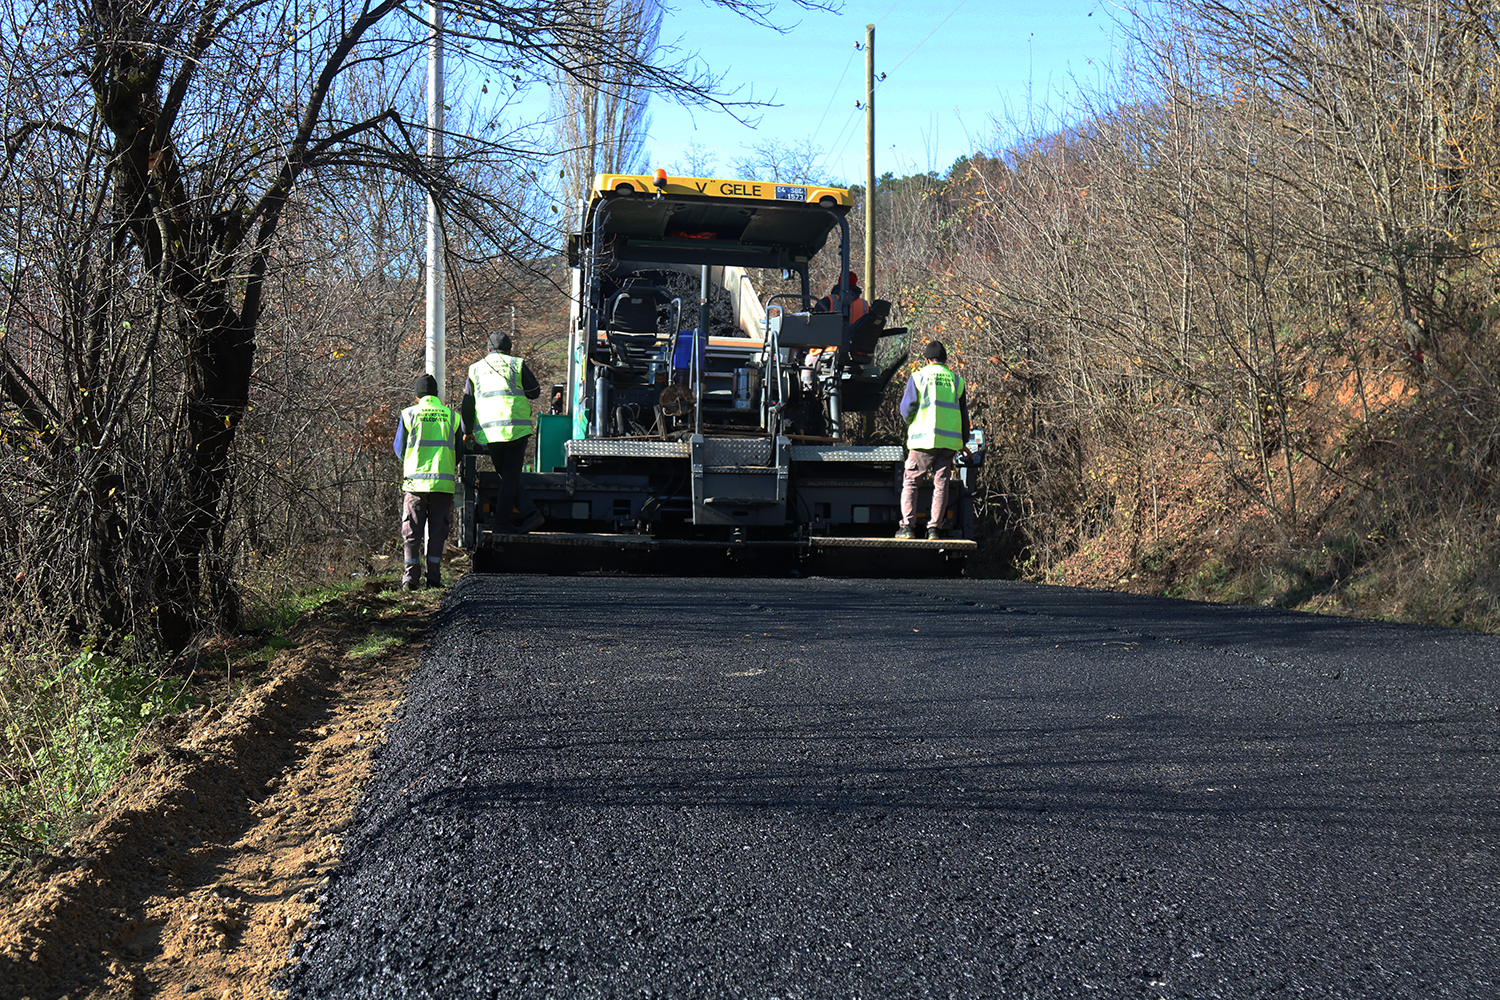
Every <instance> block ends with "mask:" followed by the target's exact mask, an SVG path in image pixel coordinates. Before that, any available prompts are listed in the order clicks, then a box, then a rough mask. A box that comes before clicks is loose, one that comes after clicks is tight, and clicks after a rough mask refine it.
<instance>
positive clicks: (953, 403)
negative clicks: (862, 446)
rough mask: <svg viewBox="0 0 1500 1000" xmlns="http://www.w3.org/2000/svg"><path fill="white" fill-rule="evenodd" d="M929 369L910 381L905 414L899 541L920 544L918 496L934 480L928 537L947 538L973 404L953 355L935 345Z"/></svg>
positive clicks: (930, 346)
mask: <svg viewBox="0 0 1500 1000" xmlns="http://www.w3.org/2000/svg"><path fill="white" fill-rule="evenodd" d="M922 356H923V357H924V358H926V359H927V362H928V363H927V365H926V366H925V367H923V368H921V369H919V370H918V371H917V372H915V373H914V374H913V375H912V376H911V378H909V379H907V381H906V392H905V393H904V394H903V395H902V397H901V405H900V408H899V409H900V412H901V416H902V418H903V419H904V420H905V421H906V448H907V452H906V473H905V476H904V477H903V479H902V482H901V526H900V527H899V528H897V529H896V537H897V538H916V537H917V525H916V508H917V491H918V489H919V488H920V487H921V485H922V478H923V477H924V476H927V475H931V476H932V508H931V510H930V512H929V516H928V518H927V537H928V538H942V537H943V534H942V525H943V517H944V515H945V514H946V513H947V511H948V492H949V485H950V483H951V482H952V479H953V476H952V469H953V458H954V456H955V455H957V454H958V452H959V449H961V448H963V447H965V446H966V445H967V444H968V441H969V401H968V397H967V396H966V394H965V386H964V378H963V376H962V375H959V374H958V373H957V372H955V371H953V370H952V369H950V368H949V367H948V350H947V348H945V347H944V346H943V344H942V342H941V341H937V340H934V341H933V342H932V343H930V344H928V345H927V349H926V350H925V351H923V352H922Z"/></svg>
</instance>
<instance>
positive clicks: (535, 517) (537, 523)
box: [517, 510, 547, 535]
mask: <svg viewBox="0 0 1500 1000" xmlns="http://www.w3.org/2000/svg"><path fill="white" fill-rule="evenodd" d="M546 520H547V519H546V518H545V517H543V516H542V512H541V511H539V510H533V511H532V512H531V513H530V514H527V515H526V516H525V517H523V518H522V519H521V527H520V528H518V529H517V530H518V531H520V532H521V534H523V535H524V534H526V533H527V532H528V531H535V530H536V529H537V528H540V527H541V526H542V523H543V522H544V521H546Z"/></svg>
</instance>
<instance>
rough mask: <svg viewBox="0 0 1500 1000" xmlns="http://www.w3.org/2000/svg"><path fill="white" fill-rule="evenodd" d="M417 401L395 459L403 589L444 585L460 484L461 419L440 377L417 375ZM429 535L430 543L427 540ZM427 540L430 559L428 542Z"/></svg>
mask: <svg viewBox="0 0 1500 1000" xmlns="http://www.w3.org/2000/svg"><path fill="white" fill-rule="evenodd" d="M411 389H412V392H413V393H415V394H416V396H417V401H416V403H415V404H414V405H412V406H408V407H407V408H406V409H404V410H402V411H401V420H400V422H399V423H397V425H396V457H398V458H400V459H401V474H402V478H401V490H402V492H403V493H404V494H405V498H404V500H403V502H402V506H401V547H402V549H403V552H404V555H405V557H406V565H405V568H404V569H403V571H402V573H401V589H402V590H416V589H417V587H418V586H419V585H420V584H421V582H422V580H423V579H424V575H423V563H424V561H425V563H426V574H425V579H426V582H427V586H429V587H441V586H442V585H443V574H442V569H443V547H444V546H445V545H447V543H448V524H449V522H450V520H451V519H452V516H453V491H454V488H455V485H456V484H457V482H458V476H457V469H458V419H457V418H456V417H454V415H453V411H452V410H450V409H448V407H446V406H444V405H443V401H442V400H441V399H439V398H438V394H437V392H438V385H437V379H435V378H433V377H432V376H431V375H428V374H422V375H418V376H417V379H416V381H415V382H413V383H412V387H411ZM424 535H425V539H424ZM424 540H425V542H426V546H425V548H426V559H425V560H424V559H423V558H422V557H423V548H424V546H423V541H424Z"/></svg>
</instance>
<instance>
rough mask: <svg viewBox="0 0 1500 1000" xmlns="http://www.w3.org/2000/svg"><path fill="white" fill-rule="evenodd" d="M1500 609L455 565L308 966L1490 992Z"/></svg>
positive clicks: (358, 992) (1216, 991)
mask: <svg viewBox="0 0 1500 1000" xmlns="http://www.w3.org/2000/svg"><path fill="white" fill-rule="evenodd" d="M1497 677H1500V639H1497V638H1495V637H1489V636H1479V635H1474V634H1469V633H1462V632H1449V631H1438V630H1433V629H1422V628H1414V627H1402V626H1392V625H1385V624H1379V623H1372V622H1356V621H1350V620H1343V619H1331V618H1317V617H1312V616H1307V615H1299V614H1294V613H1289V612H1284V611H1276V610H1272V609H1259V608H1246V607H1222V606H1213V605H1203V604H1192V603H1187V602H1174V601H1165V600H1156V599H1145V598H1135V597H1129V596H1123V595H1116V594H1108V593H1097V592H1091V591H1082V590H1072V589H1063V588H1047V587H1034V586H1029V585H1025V584H1016V583H1005V582H996V581H971V580H953V581H935V582H926V581H851V580H819V579H791V580H701V579H700V580H652V579H626V578H610V577H591V578H581V579H559V578H546V577H492V578H483V579H481V578H476V577H467V578H465V579H464V580H463V581H462V582H461V583H460V585H459V586H458V587H457V588H455V590H454V592H453V593H452V594H451V595H450V597H449V600H448V602H447V603H446V605H445V607H444V611H443V616H442V620H441V622H440V625H439V628H438V630H437V632H436V634H435V635H434V638H433V641H432V643H431V645H430V647H429V649H428V652H427V655H426V658H425V661H424V664H423V666H422V669H421V671H420V673H419V674H418V675H417V676H415V677H413V678H412V679H411V689H410V694H409V697H408V699H407V701H406V703H405V707H404V713H403V714H402V716H401V717H400V718H399V719H398V720H397V721H396V722H394V723H393V725H392V728H391V730H390V735H389V742H388V744H387V746H386V748H385V749H384V751H383V753H382V755H381V757H380V759H379V761H378V763H377V774H376V777H375V778H374V780H373V781H372V784H371V786H370V787H369V789H368V792H367V796H366V799H365V801H364V802H363V804H362V805H361V806H360V808H359V811H358V815H357V817H356V820H355V822H354V824H353V825H352V826H351V828H350V830H349V834H348V838H347V840H346V844H345V855H344V859H343V861H342V862H341V863H340V865H339V867H338V868H337V869H336V871H335V874H334V877H333V880H332V882H331V883H330V887H329V889H328V892H327V895H326V897H325V898H324V900H323V902H322V907H321V910H320V917H319V919H318V920H317V921H316V922H315V924H314V927H313V930H312V935H311V937H310V938H309V939H308V941H307V943H306V944H305V945H302V946H299V948H301V949H305V950H303V951H302V960H301V962H299V963H298V964H296V965H295V966H293V969H294V971H293V972H292V973H291V975H290V976H289V979H288V985H289V986H290V988H291V991H292V995H293V996H294V997H306V998H319V1000H325V998H334V997H337V998H356V997H380V998H385V997H558V998H575V997H577V998H591V997H611V998H613V997H621V998H624V997H705V998H717V997H747V998H757V1000H768V998H773V997H774V998H781V1000H797V998H814V997H816V998H822V997H830V998H855V997H859V998H887V997H892V998H894V997H955V998H958V997H962V998H975V997H1098V998H1100V1000H1106V998H1120V997H1148V998H1156V997H1165V998H1179V997H1226V998H1244V997H1278V998H1280V997H1336V998H1341V1000H1343V998H1352V997H1379V998H1387V997H1413V998H1423V1000H1431V998H1438V997H1474V998H1492V997H1497V996H1500V888H1497V883H1500V854H1497V852H1500V839H1497V834H1500V825H1497V824H1500V774H1497V769H1496V761H1497V757H1500V697H1497Z"/></svg>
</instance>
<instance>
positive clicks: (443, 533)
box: [401, 493, 453, 587]
mask: <svg viewBox="0 0 1500 1000" xmlns="http://www.w3.org/2000/svg"><path fill="white" fill-rule="evenodd" d="M452 518H453V494H452V493H408V494H406V501H405V502H404V503H403V504H402V505H401V547H402V549H403V550H404V552H405V555H406V567H405V569H404V570H403V571H402V574H401V582H402V583H411V584H415V583H417V582H418V581H420V580H421V579H422V564H423V562H424V560H423V558H422V553H423V546H422V543H423V541H424V538H423V536H424V534H425V536H426V538H425V541H426V543H427V545H426V554H427V558H426V560H425V562H426V568H427V582H428V583H429V584H431V585H432V586H434V587H437V586H441V585H442V581H443V578H442V569H443V547H444V546H445V545H447V544H448V523H449V521H451V520H452Z"/></svg>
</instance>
